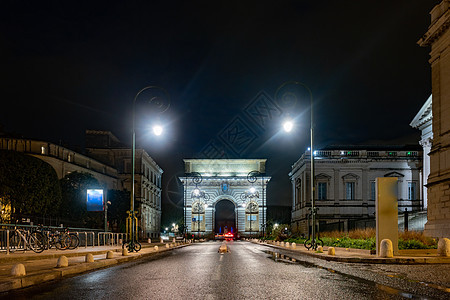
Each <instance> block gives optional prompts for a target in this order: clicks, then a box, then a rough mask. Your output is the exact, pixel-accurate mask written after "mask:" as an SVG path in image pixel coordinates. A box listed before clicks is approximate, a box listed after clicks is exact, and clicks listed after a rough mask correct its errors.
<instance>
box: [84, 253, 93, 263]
mask: <svg viewBox="0 0 450 300" xmlns="http://www.w3.org/2000/svg"><path fill="white" fill-rule="evenodd" d="M84 261H85V262H87V263H91V262H94V255H92V253H88V254H86V257H85V258H84Z"/></svg>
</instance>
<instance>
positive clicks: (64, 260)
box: [56, 255, 69, 268]
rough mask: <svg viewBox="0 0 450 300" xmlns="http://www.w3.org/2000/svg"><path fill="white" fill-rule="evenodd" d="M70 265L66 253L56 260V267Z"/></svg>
mask: <svg viewBox="0 0 450 300" xmlns="http://www.w3.org/2000/svg"><path fill="white" fill-rule="evenodd" d="M68 266H69V260H68V259H67V257H65V256H64V255H61V256H60V257H58V261H57V262H56V267H58V268H63V267H68Z"/></svg>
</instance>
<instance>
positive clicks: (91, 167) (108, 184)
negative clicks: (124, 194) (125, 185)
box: [0, 137, 122, 190]
mask: <svg viewBox="0 0 450 300" xmlns="http://www.w3.org/2000/svg"><path fill="white" fill-rule="evenodd" d="M0 149H3V150H12V151H18V152H23V153H25V154H28V155H31V156H34V157H37V158H39V159H41V160H43V161H45V162H46V163H48V164H49V165H50V166H52V167H53V169H55V171H56V174H57V175H58V178H59V179H61V178H63V177H64V176H66V175H67V174H69V173H71V172H84V173H89V174H91V175H92V176H93V177H94V178H96V179H97V180H98V182H99V183H100V185H101V186H102V187H103V188H104V189H116V190H118V189H119V190H120V189H122V181H121V180H120V179H119V176H118V172H117V170H116V169H115V168H113V167H111V166H109V165H106V164H104V163H102V162H100V161H98V160H96V159H94V158H91V157H88V156H86V155H83V154H80V153H78V152H75V151H73V150H70V149H67V148H65V147H62V146H59V145H55V144H53V143H49V142H44V141H37V140H31V139H21V138H9V137H1V138H0Z"/></svg>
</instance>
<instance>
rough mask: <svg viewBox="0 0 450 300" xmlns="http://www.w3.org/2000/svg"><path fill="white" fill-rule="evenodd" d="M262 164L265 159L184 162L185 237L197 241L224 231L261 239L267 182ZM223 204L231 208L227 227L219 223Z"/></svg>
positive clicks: (268, 179)
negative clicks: (195, 238)
mask: <svg viewBox="0 0 450 300" xmlns="http://www.w3.org/2000/svg"><path fill="white" fill-rule="evenodd" d="M265 163H266V160H265V159H185V160H184V164H185V176H183V177H180V180H181V182H182V184H183V186H184V220H185V224H186V227H187V228H186V230H187V233H189V234H191V235H194V236H199V237H202V236H205V235H210V234H213V233H220V232H221V233H224V232H225V231H228V232H231V231H232V232H233V233H234V234H239V235H240V236H248V237H249V236H261V235H263V234H264V231H265V223H266V222H267V218H266V210H267V206H266V203H267V199H266V188H267V184H268V182H269V181H270V176H267V175H266V174H265ZM223 201H225V202H228V203H229V204H230V206H231V207H232V215H233V217H232V221H231V222H229V223H223V222H221V220H222V218H223V217H224V216H223V214H224V212H223V211H221V210H220V209H219V207H220V203H223ZM225 225H226V226H225ZM225 227H226V228H225Z"/></svg>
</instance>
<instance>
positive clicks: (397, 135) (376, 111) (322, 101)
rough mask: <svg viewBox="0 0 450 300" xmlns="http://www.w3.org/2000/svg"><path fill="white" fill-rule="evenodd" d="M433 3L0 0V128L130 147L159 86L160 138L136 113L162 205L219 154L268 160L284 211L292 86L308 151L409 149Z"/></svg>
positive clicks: (68, 141)
mask: <svg viewBox="0 0 450 300" xmlns="http://www.w3.org/2000/svg"><path fill="white" fill-rule="evenodd" d="M439 2H440V1H439V0H436V1H424V0H420V1H419V0H416V1H411V0H409V1H402V0H400V1H387V0H386V1H384V0H377V1H364V0H363V1H255V2H253V1H202V2H197V1H145V2H136V1H121V2H118V1H108V2H99V1H90V2H86V3H84V2H79V1H54V2H47V1H45V2H44V1H2V3H1V9H0V24H1V26H0V58H1V71H2V72H1V77H2V78H1V82H0V86H1V97H2V102H1V103H2V105H1V109H0V124H1V125H2V126H3V131H5V132H9V133H16V134H18V135H21V136H24V137H29V138H35V139H41V140H48V141H52V142H55V143H58V144H59V143H61V144H64V145H68V146H70V147H71V148H75V149H77V148H78V149H80V148H83V147H84V132H85V130H86V129H95V130H110V131H112V132H113V133H114V134H115V135H116V136H117V137H118V138H119V139H121V140H122V141H123V142H125V143H130V141H131V115H132V114H131V112H132V101H133V98H134V96H135V95H136V94H137V92H138V91H139V90H140V89H142V88H144V87H146V86H148V85H157V86H160V87H163V88H164V89H166V90H167V91H168V93H169V94H170V98H171V106H170V108H169V110H168V111H167V112H165V113H163V114H160V115H159V118H160V120H161V122H163V123H164V124H165V126H166V127H165V133H164V135H163V136H162V137H159V138H155V137H153V136H151V135H150V134H149V133H148V130H147V126H148V124H150V123H149V121H154V120H155V119H156V117H155V116H154V114H150V115H149V116H148V117H146V116H145V114H142V113H140V114H138V117H137V120H136V122H137V131H136V134H137V143H138V147H144V148H145V149H146V150H147V151H148V152H149V153H150V154H151V155H152V156H153V157H154V159H155V160H156V161H157V163H158V164H159V165H160V166H161V167H162V168H163V169H164V170H165V173H164V176H163V177H164V179H163V189H164V195H163V202H164V203H165V205H164V207H165V208H168V207H170V208H173V207H174V205H178V206H180V204H182V195H181V194H180V193H179V183H178V182H177V179H176V178H177V176H180V175H182V174H183V172H184V169H183V162H182V159H183V158H197V157H199V158H200V157H208V156H209V157H216V156H217V155H221V156H223V157H230V158H247V157H249V158H251V157H252V158H267V159H268V162H267V174H269V175H271V176H272V177H273V178H272V182H271V183H270V184H269V188H268V204H269V205H270V204H272V205H275V204H277V205H289V204H290V201H291V200H290V189H291V187H290V182H289V178H288V175H287V174H288V173H289V171H290V167H291V165H292V164H293V163H294V162H295V161H296V160H297V159H298V158H299V157H300V156H301V154H302V153H303V152H304V151H305V150H306V148H307V146H308V143H309V122H310V119H309V113H310V111H309V108H310V106H309V98H308V94H307V93H306V92H305V89H302V88H301V86H300V85H296V84H293V83H292V82H294V81H298V82H302V83H304V84H306V85H307V86H308V87H309V88H310V89H311V91H312V94H313V97H314V103H315V105H314V118H315V139H316V145H317V147H319V148H320V147H325V146H327V145H330V144H374V143H376V144H416V145H417V143H418V140H419V136H420V132H419V131H418V130H415V129H412V128H411V127H410V126H409V123H410V121H411V120H412V119H413V117H414V116H415V114H416V113H417V112H418V110H419V109H420V108H421V106H422V105H423V103H424V102H425V100H426V99H427V98H428V97H429V95H430V93H431V81H430V66H429V64H428V58H429V55H428V53H429V50H430V49H427V48H421V47H419V46H418V45H417V44H416V42H417V41H418V40H419V38H420V37H421V36H422V35H423V34H424V33H425V32H426V30H427V28H428V26H429V24H430V16H429V12H430V10H431V9H432V8H433V6H434V5H436V4H437V3H439ZM83 3H84V4H83ZM283 84H285V85H283ZM280 87H281V88H280ZM142 96H143V97H144V96H145V97H147V96H146V95H144V94H143V95H142ZM144 100H145V99H142V102H141V98H138V102H139V103H144V102H145V101H144ZM261 104H266V105H268V106H267V107H269V108H270V110H269V111H264V110H261V107H262V106H261ZM256 108H259V110H258V111H259V112H260V113H261V114H262V115H264V117H262V118H258V117H257V115H256V114H255V113H257V112H258V111H256V110H255V109H256ZM139 111H140V112H142V110H139ZM269 112H270V114H269ZM286 117H291V118H295V119H296V120H297V123H296V124H297V125H296V128H295V130H294V132H293V133H291V134H286V133H281V132H280V126H281V121H282V120H283V119H284V118H286ZM233 132H234V133H236V134H241V136H239V135H237V136H233ZM214 147H215V148H214ZM211 149H216V150H217V152H214V151H212V152H211ZM168 204H174V205H168ZM166 213H167V211H166Z"/></svg>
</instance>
